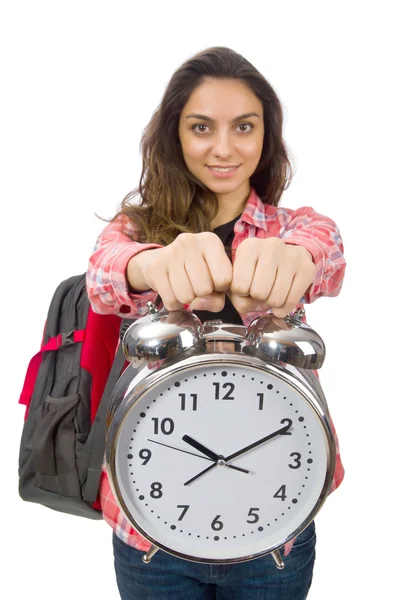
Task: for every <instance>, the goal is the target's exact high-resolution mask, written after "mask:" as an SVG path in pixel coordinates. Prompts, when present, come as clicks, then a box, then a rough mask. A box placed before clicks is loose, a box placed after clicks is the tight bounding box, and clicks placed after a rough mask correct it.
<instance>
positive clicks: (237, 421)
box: [107, 354, 334, 563]
mask: <svg viewBox="0 0 397 600" xmlns="http://www.w3.org/2000/svg"><path fill="white" fill-rule="evenodd" d="M133 383H134V382H133ZM138 388H139V386H138ZM120 415H121V416H119V417H118V418H114V420H113V422H112V425H111V428H110V438H111V440H113V443H112V444H111V451H109V452H108V454H107V461H108V472H109V475H110V481H111V485H112V488H113V491H114V493H115V495H116V497H117V499H118V501H119V503H120V505H121V506H122V508H123V511H124V512H125V514H126V516H127V517H128V519H129V520H130V522H131V524H132V526H133V527H134V528H135V529H137V530H138V531H139V532H140V533H141V534H142V535H144V536H145V537H146V539H148V540H149V541H151V542H152V543H153V544H155V545H156V546H158V547H160V548H162V549H163V550H165V551H169V552H171V553H173V554H175V555H176V556H180V557H181V558H187V559H189V560H196V561H198V562H207V563H208V562H209V563H210V562H224V563H227V562H239V561H244V560H250V559H252V558H254V557H256V556H259V555H263V554H265V553H267V552H271V551H272V550H273V549H274V548H277V547H279V546H280V545H282V544H283V543H285V542H286V541H288V540H289V539H291V538H292V537H293V536H294V535H296V533H297V532H299V531H301V530H302V529H303V528H304V527H305V526H306V525H307V524H308V523H309V522H310V521H311V520H312V519H313V517H314V515H315V514H316V512H318V510H319V509H320V507H321V505H322V503H323V502H324V500H325V497H326V494H327V492H328V489H329V486H330V481H331V478H332V468H333V460H334V457H333V452H332V448H333V446H332V443H333V442H332V434H331V432H330V427H329V423H328V421H327V418H326V416H325V415H324V412H323V410H322V408H321V406H320V404H319V402H318V399H317V398H316V397H315V395H314V394H313V392H312V390H310V389H309V387H308V385H307V383H305V382H304V381H302V378H301V377H300V376H299V370H297V369H295V370H294V369H293V368H290V370H289V372H286V370H285V369H284V370H283V371H281V370H280V369H278V368H277V367H276V366H274V365H269V364H265V363H264V362H263V361H261V360H260V359H258V358H257V357H253V356H246V355H241V356H238V357H236V356H234V357H226V356H225V355H224V354H212V355H210V356H209V355H202V356H198V357H197V356H196V357H194V359H193V358H187V359H184V360H182V361H180V362H179V363H177V364H174V365H172V366H169V367H166V368H164V369H163V370H161V371H160V372H158V373H152V374H150V373H146V385H145V386H144V387H143V386H142V387H141V388H140V389H139V391H136V386H135V387H134V385H131V386H130V389H129V390H128V391H127V394H126V396H125V398H124V401H123V409H122V411H121V412H120Z"/></svg>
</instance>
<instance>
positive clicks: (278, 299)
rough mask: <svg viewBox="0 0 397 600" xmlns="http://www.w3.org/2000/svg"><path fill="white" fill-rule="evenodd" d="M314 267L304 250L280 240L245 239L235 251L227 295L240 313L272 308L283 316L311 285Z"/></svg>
mask: <svg viewBox="0 0 397 600" xmlns="http://www.w3.org/2000/svg"><path fill="white" fill-rule="evenodd" d="M315 275H316V267H315V264H314V263H313V260H312V255H311V254H310V252H309V251H308V250H306V248H303V247H301V246H293V245H290V244H285V243H284V242H283V241H282V240H281V239H279V238H276V237H274V238H267V239H257V238H248V239H246V240H244V241H243V242H242V243H241V244H240V245H239V247H238V248H237V251H236V257H235V260H234V265H233V279H232V283H231V286H230V292H229V293H228V295H229V297H230V299H231V301H232V303H233V305H234V307H235V308H236V310H237V311H238V312H239V313H247V312H261V311H266V310H268V309H269V308H271V309H272V312H273V314H274V315H275V316H276V317H285V316H286V315H287V314H288V313H290V312H291V311H292V310H294V308H295V307H296V305H297V304H298V303H299V301H300V299H301V298H302V296H304V294H305V292H306V291H307V289H308V287H309V286H310V285H311V284H312V283H313V281H314V279H315Z"/></svg>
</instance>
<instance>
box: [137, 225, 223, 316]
mask: <svg viewBox="0 0 397 600" xmlns="http://www.w3.org/2000/svg"><path fill="white" fill-rule="evenodd" d="M232 270H233V268H232V264H231V262H230V260H229V258H228V257H227V255H226V253H225V249H224V247H223V244H222V242H221V240H220V239H219V237H218V236H217V235H216V234H215V233H212V232H203V233H182V234H180V235H178V237H177V238H176V239H175V240H174V241H173V242H172V243H171V244H169V245H168V246H166V247H165V248H156V249H154V250H147V251H143V252H140V253H139V254H137V255H136V256H134V257H133V258H132V259H131V260H130V262H129V264H128V268H127V277H128V280H129V283H130V285H131V287H132V288H133V289H135V290H137V291H143V290H144V289H152V290H155V291H156V292H158V293H159V294H160V296H161V299H162V301H163V304H164V306H165V307H166V308H167V309H168V310H177V309H180V308H182V307H183V305H184V304H190V307H191V308H192V309H194V310H209V311H213V312H218V311H220V310H222V308H223V306H224V304H225V292H226V290H228V289H229V288H230V284H231V281H232V276H233V271H232Z"/></svg>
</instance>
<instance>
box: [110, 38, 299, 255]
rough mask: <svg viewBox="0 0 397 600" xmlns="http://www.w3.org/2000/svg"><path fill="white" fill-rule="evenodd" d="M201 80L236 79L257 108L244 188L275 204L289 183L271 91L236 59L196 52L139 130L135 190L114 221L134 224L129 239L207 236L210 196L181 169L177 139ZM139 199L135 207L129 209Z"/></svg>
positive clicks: (222, 52) (222, 51) (227, 52)
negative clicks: (257, 133) (251, 165)
mask: <svg viewBox="0 0 397 600" xmlns="http://www.w3.org/2000/svg"><path fill="white" fill-rule="evenodd" d="M204 77H212V78H217V79H238V80H240V81H242V82H243V83H245V84H246V85H247V86H248V87H249V88H250V89H251V90H252V91H253V93H254V94H255V95H256V96H257V97H258V98H259V100H261V102H262V104H263V113H264V125H265V139H264V143H263V149H262V155H261V158H260V160H259V163H258V166H257V169H256V170H255V173H254V174H253V175H252V176H251V178H250V184H251V185H252V186H253V187H254V188H255V190H256V192H257V194H258V196H259V197H260V198H261V200H262V201H263V202H264V203H266V204H272V205H274V206H277V205H278V202H279V200H280V197H281V195H282V193H283V191H284V190H285V189H287V188H288V186H289V184H290V182H291V179H292V168H291V164H290V162H289V159H288V155H287V149H286V147H285V144H284V141H283V138H282V125H283V112H282V106H281V103H280V101H279V99H278V97H277V95H276V93H275V91H274V90H273V88H272V86H271V85H270V83H269V82H268V81H266V79H265V78H264V77H263V75H261V73H259V71H258V70H257V69H256V68H255V67H254V66H253V65H252V64H251V63H250V62H248V60H246V59H245V58H244V57H243V56H241V54H237V53H236V52H234V51H233V50H231V49H230V48H224V47H215V48H209V49H207V50H204V51H202V52H199V53H198V54H196V55H195V56H193V57H192V58H190V59H189V60H187V61H186V62H184V63H183V64H182V66H180V67H179V69H177V71H175V73H174V74H173V75H172V77H171V79H170V81H169V83H168V86H167V88H166V90H165V93H164V96H163V99H162V101H161V103H160V105H159V106H158V108H157V109H156V110H155V112H154V114H153V116H152V118H151V120H150V122H149V123H148V125H147V126H146V128H145V129H144V131H143V135H142V139H141V144H140V151H141V154H142V161H143V166H142V173H141V177H140V180H139V186H138V187H137V188H135V189H134V190H132V192H130V193H129V194H127V196H126V197H125V198H124V199H123V201H122V203H121V209H120V211H119V212H118V213H117V215H116V216H115V217H114V218H116V217H117V216H118V215H120V214H126V215H128V217H130V218H131V220H132V221H133V223H134V227H135V230H136V234H135V236H134V239H136V240H137V241H140V242H143V241H145V242H153V243H159V244H162V245H167V244H169V243H171V242H172V241H174V240H175V238H176V237H177V235H178V234H180V233H182V232H191V233H199V232H202V231H210V230H211V227H210V222H211V221H212V220H213V219H214V217H215V216H216V214H217V212H218V204H217V200H216V195H215V194H214V193H213V192H212V191H211V190H209V189H208V188H207V187H206V186H204V184H203V183H201V182H200V181H199V180H198V179H197V178H196V177H195V176H194V175H193V174H192V173H191V172H190V171H189V170H188V168H187V166H186V164H185V161H184V158H183V154H182V148H181V143H180V140H179V133H178V128H179V118H180V114H181V111H182V110H183V107H184V106H185V104H186V102H187V101H188V99H189V97H190V95H191V93H192V92H193V91H194V89H195V88H196V87H197V86H199V85H200V82H201V81H202V79H203V78H204ZM137 195H139V197H140V201H139V204H130V202H131V200H132V199H133V198H134V197H135V196H137Z"/></svg>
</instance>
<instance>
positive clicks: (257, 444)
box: [225, 425, 290, 462]
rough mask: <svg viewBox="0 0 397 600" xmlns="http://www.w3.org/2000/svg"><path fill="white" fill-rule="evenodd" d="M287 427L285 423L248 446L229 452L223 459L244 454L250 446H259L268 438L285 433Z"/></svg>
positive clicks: (227, 459)
mask: <svg viewBox="0 0 397 600" xmlns="http://www.w3.org/2000/svg"><path fill="white" fill-rule="evenodd" d="M289 428H290V425H285V426H284V427H282V428H281V429H278V430H277V431H273V433H270V434H269V435H266V436H265V437H263V438H261V439H260V440H258V441H257V442H254V443H253V444H250V445H249V446H245V448H242V449H241V450H237V452H234V453H233V454H230V456H226V458H225V461H226V462H227V461H229V460H232V459H233V458H236V457H237V456H240V455H241V454H244V453H245V452H248V451H249V450H252V448H256V446H260V445H261V444H264V443H265V442H267V441H268V440H271V439H272V438H274V437H277V436H278V435H282V434H283V433H286V432H287V431H288V429H289Z"/></svg>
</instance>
